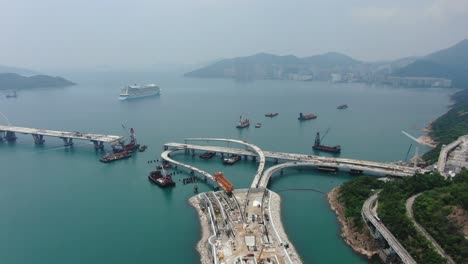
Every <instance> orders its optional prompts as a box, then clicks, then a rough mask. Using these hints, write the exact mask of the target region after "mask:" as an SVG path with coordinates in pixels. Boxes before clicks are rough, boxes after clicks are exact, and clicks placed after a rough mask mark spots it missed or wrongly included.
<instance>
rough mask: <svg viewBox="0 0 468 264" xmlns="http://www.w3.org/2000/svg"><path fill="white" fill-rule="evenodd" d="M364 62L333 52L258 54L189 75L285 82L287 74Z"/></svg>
mask: <svg viewBox="0 0 468 264" xmlns="http://www.w3.org/2000/svg"><path fill="white" fill-rule="evenodd" d="M358 64H361V62H359V61H357V60H355V59H353V58H351V57H349V56H346V55H344V54H340V53H335V52H330V53H326V54H323V55H316V56H311V57H306V58H298V57H296V56H293V55H287V56H277V55H273V54H268V53H258V54H255V55H252V56H247V57H238V58H233V59H224V60H221V61H218V62H216V63H214V64H212V65H209V66H206V67H203V68H201V69H198V70H194V71H192V72H189V73H186V74H185V76H189V77H205V78H225V77H228V78H237V79H251V78H253V79H283V78H284V76H285V75H290V74H302V75H307V74H309V73H310V72H311V70H314V69H316V70H319V69H330V70H332V69H334V70H340V69H345V68H348V67H352V66H355V65H358Z"/></svg>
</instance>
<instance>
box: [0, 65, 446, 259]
mask: <svg viewBox="0 0 468 264" xmlns="http://www.w3.org/2000/svg"><path fill="white" fill-rule="evenodd" d="M65 77H67V78H68V79H70V80H72V81H74V82H77V83H78V85H77V86H73V87H68V88H65V89H41V90H25V91H21V92H20V93H19V94H18V98H17V99H10V100H7V99H5V98H4V97H0V112H2V113H4V114H5V115H6V116H8V118H9V119H10V121H11V122H12V123H13V125H17V126H26V127H37V128H45V129H58V130H60V129H63V130H68V131H80V132H95V133H107V134H116V135H125V133H126V132H125V131H123V129H122V124H124V126H126V127H128V128H130V127H133V128H135V131H136V136H137V138H138V140H139V142H140V143H141V144H147V145H148V146H149V149H148V150H147V151H146V152H144V153H137V154H136V155H135V156H134V157H132V158H130V159H128V160H124V161H118V162H115V163H113V164H102V163H100V162H99V161H98V158H99V157H100V156H102V155H103V153H95V151H94V149H93V148H92V145H91V144H89V142H83V141H75V144H76V147H75V148H74V149H64V148H63V147H62V142H61V140H57V139H52V138H45V139H46V144H45V145H44V146H35V145H34V144H33V140H32V137H31V136H30V135H27V136H26V135H18V137H19V138H18V141H17V143H15V144H6V143H2V144H0V167H1V168H2V173H1V175H0V211H1V212H2V217H0V233H1V234H3V235H2V236H0V249H1V250H0V263H48V264H51V263H57V264H58V263H199V256H198V254H197V252H196V251H195V249H194V247H195V244H196V242H197V241H198V240H199V238H200V234H199V232H200V227H199V222H198V218H197V216H196V213H195V210H193V209H192V208H191V207H190V206H189V204H188V203H187V199H188V198H189V197H190V196H192V195H193V185H183V184H181V183H179V182H178V180H179V179H182V178H183V177H188V175H186V174H182V175H176V176H175V179H176V180H177V182H178V184H177V186H176V187H175V188H173V189H167V190H163V189H160V188H159V187H157V186H155V185H152V184H150V183H149V182H148V180H147V174H148V172H149V171H150V170H151V169H152V167H151V165H152V164H148V162H147V161H148V160H153V159H158V158H159V155H160V153H161V152H162V145H163V143H165V142H183V139H184V138H187V137H224V138H239V139H242V140H246V141H249V142H251V143H254V144H256V145H258V146H259V147H261V148H262V149H264V150H274V151H283V152H295V153H310V154H312V153H313V152H312V151H311V146H312V144H313V140H314V135H315V132H317V131H320V132H325V131H326V130H327V128H330V132H329V133H328V135H327V137H326V138H325V141H324V142H323V143H324V144H328V145H335V144H340V145H341V146H342V148H343V152H342V154H341V157H349V158H356V159H367V160H374V161H398V160H403V159H404V158H405V155H406V152H407V150H408V147H409V145H410V144H411V143H412V142H411V141H410V140H409V139H408V138H406V137H405V136H404V135H402V134H401V132H400V131H401V130H405V131H408V132H411V133H413V134H415V135H419V134H420V131H416V130H414V129H415V128H417V127H419V128H422V127H424V126H425V125H426V124H427V123H428V122H429V121H431V120H433V119H435V118H436V117H438V116H440V115H441V114H443V113H444V112H446V110H447V106H448V105H449V102H450V101H449V95H450V94H451V93H453V90H439V89H398V88H385V87H372V86H367V85H363V84H331V83H325V82H292V81H253V82H236V81H232V80H225V79H190V78H183V77H180V75H175V74H174V75H170V74H158V73H147V72H140V73H130V72H119V73H89V74H70V75H68V76H65ZM146 82H156V83H158V84H159V85H160V87H161V90H162V91H161V95H160V96H157V97H152V98H144V99H139V100H134V101H128V102H127V101H125V102H120V101H118V100H117V97H118V93H119V89H120V88H121V87H122V86H124V85H126V84H130V83H146ZM340 104H348V105H349V108H348V109H346V110H341V111H340V110H337V109H336V107H337V106H338V105H340ZM267 112H279V113H280V114H279V116H277V117H275V118H266V117H264V114H265V113H267ZM299 112H303V113H315V114H317V115H318V118H317V119H316V120H310V121H305V122H299V121H298V120H297V116H298V114H299ZM242 113H243V114H245V115H246V116H248V117H249V118H250V119H251V122H252V126H251V127H250V128H248V129H246V130H238V129H236V128H235V124H236V122H237V121H238V118H239V115H241V114H242ZM1 122H2V123H4V122H3V120H2V121H1ZM257 122H261V123H262V124H263V126H262V128H259V129H256V128H254V127H253V124H255V123H257ZM231 146H233V145H231ZM176 159H178V160H181V161H184V162H187V163H190V164H193V165H195V166H197V167H200V168H202V169H204V170H206V171H208V172H211V173H213V172H216V171H223V172H224V173H225V175H226V176H227V177H228V178H229V179H230V180H232V182H233V184H234V185H235V187H236V188H247V187H248V186H249V185H250V183H251V180H252V176H253V175H254V174H255V171H256V168H257V164H255V163H253V162H251V161H242V162H240V163H239V164H236V165H235V166H232V167H226V166H223V165H222V164H221V161H220V160H219V159H217V158H215V159H213V160H210V161H204V160H203V161H202V160H199V159H198V158H196V157H195V158H192V157H190V156H183V155H179V156H176ZM269 165H271V164H269ZM350 178H351V177H350V176H347V175H340V174H339V175H329V174H320V173H316V172H313V171H303V172H298V171H289V173H286V174H285V175H284V176H282V177H275V178H273V181H272V183H271V185H270V188H271V189H272V190H274V191H279V194H280V195H281V197H282V198H283V204H282V208H283V211H282V213H283V222H284V224H285V228H286V232H287V233H288V235H289V236H290V239H291V240H292V242H293V243H294V245H295V246H296V248H297V249H298V251H299V254H300V255H301V257H302V258H303V260H304V263H366V262H367V261H366V260H364V259H363V258H361V257H359V256H357V255H356V254H354V253H353V252H352V251H351V249H350V248H349V247H348V246H346V245H345V243H344V242H343V241H342V239H341V237H340V236H339V226H338V224H337V222H336V218H335V215H334V213H333V212H332V211H331V210H330V209H329V206H328V204H327V202H326V197H325V195H323V194H320V193H316V192H295V191H283V190H285V189H288V188H298V187H301V188H314V189H318V190H320V191H322V192H327V191H329V190H330V189H331V188H333V187H335V186H338V185H339V184H341V183H343V182H345V181H347V180H349V179H350ZM208 190H210V187H209V186H204V185H200V191H208Z"/></svg>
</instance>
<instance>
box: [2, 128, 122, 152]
mask: <svg viewBox="0 0 468 264" xmlns="http://www.w3.org/2000/svg"><path fill="white" fill-rule="evenodd" d="M16 133H20V134H31V135H32V137H33V139H34V143H35V144H38V145H41V144H44V142H45V140H44V136H48V137H58V138H61V139H62V140H63V142H64V145H65V146H66V147H72V146H73V139H80V140H89V141H91V142H93V144H94V147H95V148H96V149H102V148H104V143H110V144H117V143H121V142H123V141H124V140H125V138H124V137H121V136H114V135H103V134H90V133H81V132H77V131H75V132H68V131H59V130H48V129H38V128H28V127H16V126H0V141H9V142H12V141H16V139H17V137H16Z"/></svg>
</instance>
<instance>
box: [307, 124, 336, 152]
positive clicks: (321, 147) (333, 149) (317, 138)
mask: <svg viewBox="0 0 468 264" xmlns="http://www.w3.org/2000/svg"><path fill="white" fill-rule="evenodd" d="M328 131H329V129H327V132H326V133H325V135H324V136H323V137H322V138H320V133H319V132H317V135H316V136H315V143H314V145H313V146H312V148H313V149H314V150H317V151H324V152H330V153H337V154H338V153H340V152H341V146H340V145H336V146H333V147H331V146H325V145H321V141H322V140H323V139H324V138H325V136H326V135H327V134H328Z"/></svg>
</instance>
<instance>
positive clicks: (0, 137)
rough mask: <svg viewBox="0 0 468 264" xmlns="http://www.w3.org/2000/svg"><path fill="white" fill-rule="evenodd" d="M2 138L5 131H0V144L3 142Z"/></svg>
mask: <svg viewBox="0 0 468 264" xmlns="http://www.w3.org/2000/svg"><path fill="white" fill-rule="evenodd" d="M4 137H5V131H0V142H3V138H4Z"/></svg>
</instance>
